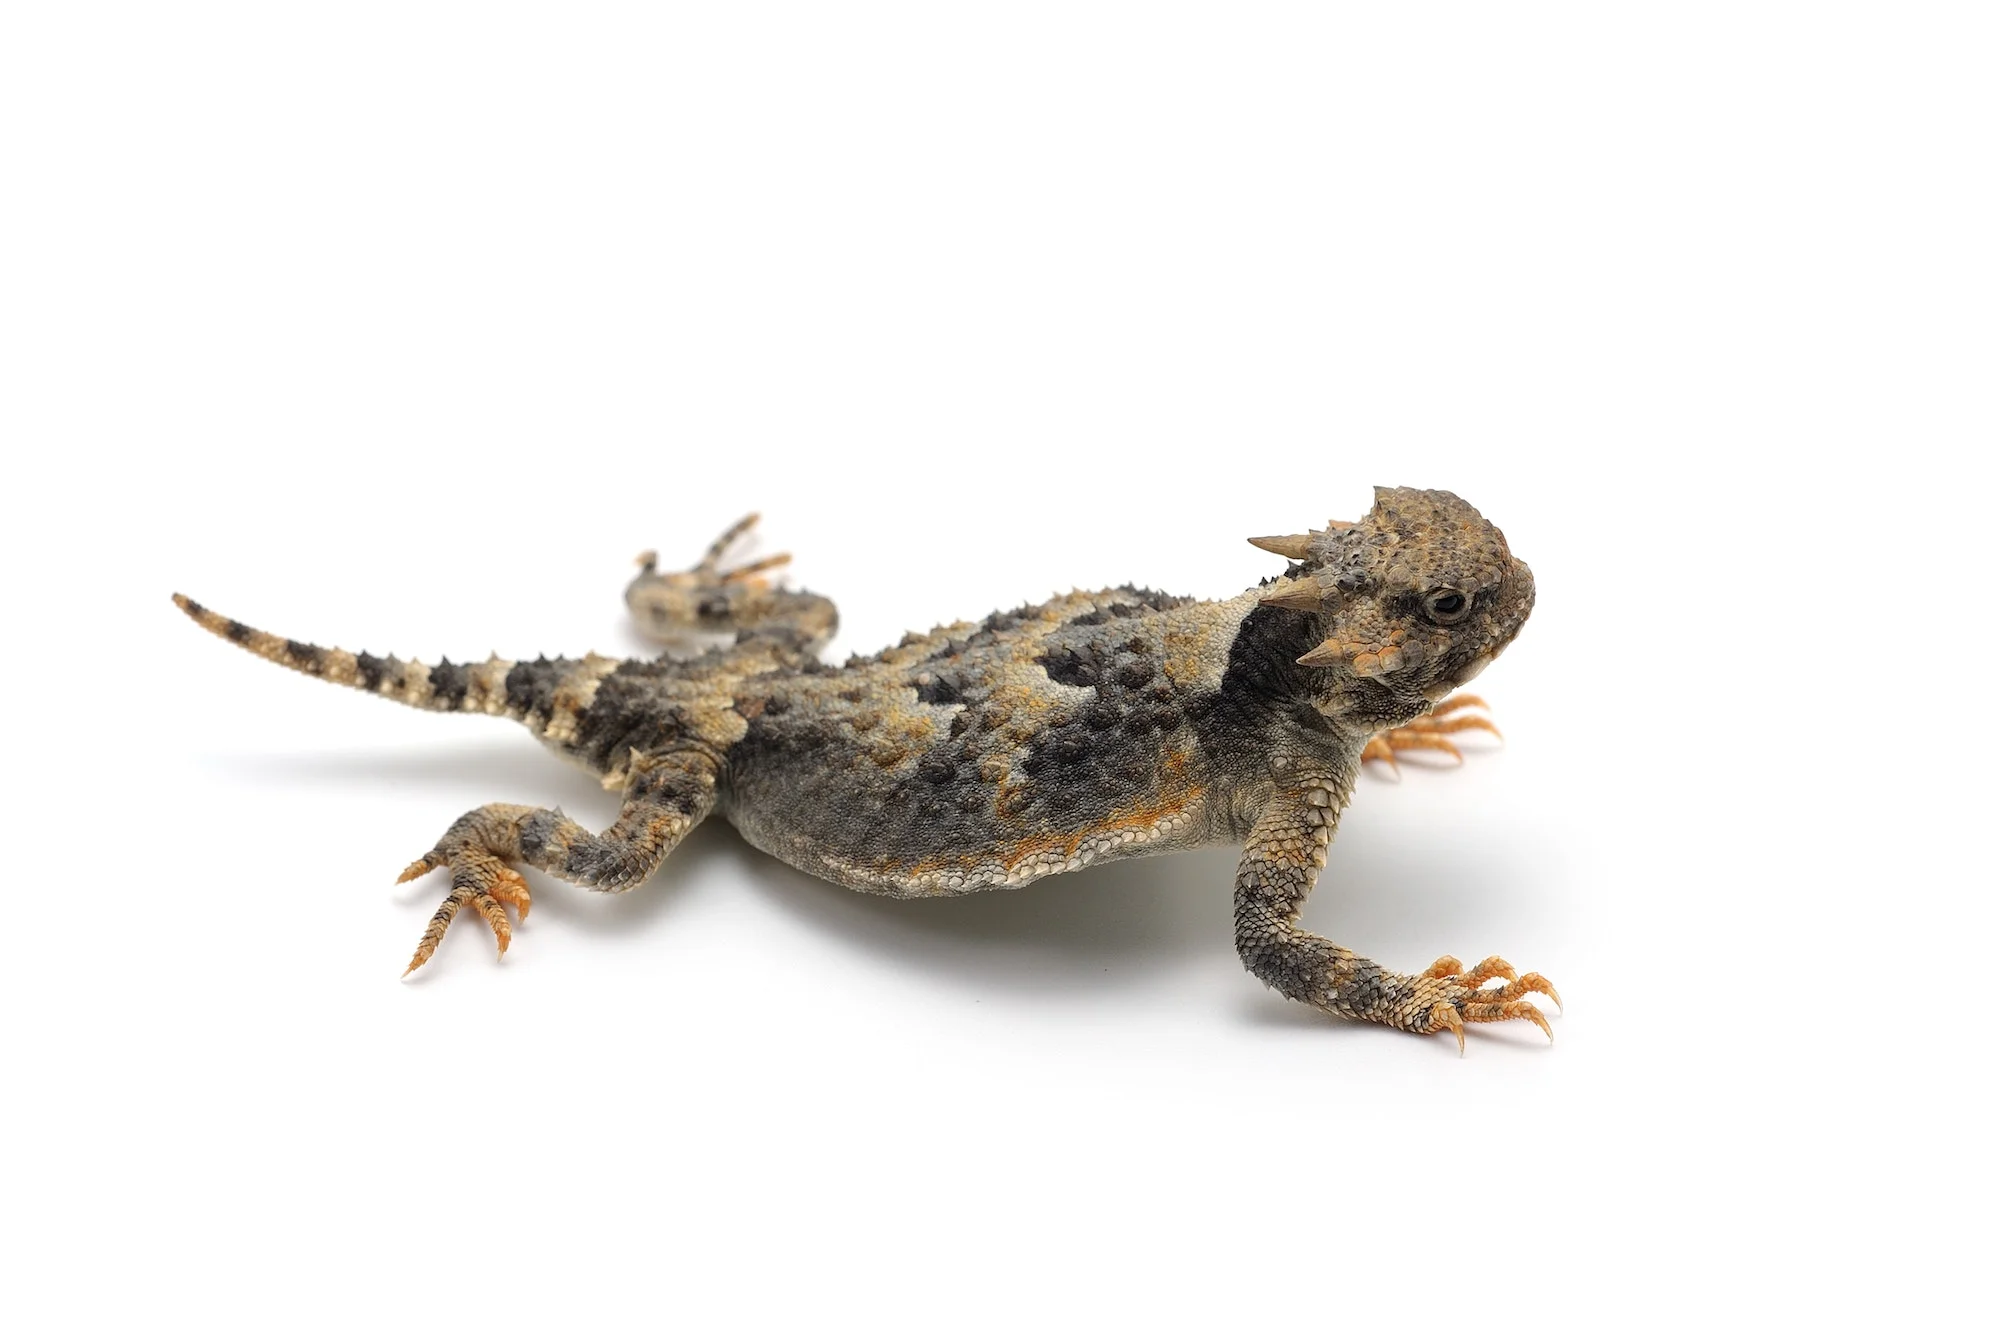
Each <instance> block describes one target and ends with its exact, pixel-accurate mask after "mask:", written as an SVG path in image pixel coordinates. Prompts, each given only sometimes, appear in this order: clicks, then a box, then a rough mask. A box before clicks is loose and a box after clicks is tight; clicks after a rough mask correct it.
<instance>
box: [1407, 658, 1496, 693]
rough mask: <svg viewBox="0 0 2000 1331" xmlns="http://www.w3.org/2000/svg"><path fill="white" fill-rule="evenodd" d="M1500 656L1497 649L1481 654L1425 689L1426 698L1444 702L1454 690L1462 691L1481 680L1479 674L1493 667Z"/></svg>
mask: <svg viewBox="0 0 2000 1331" xmlns="http://www.w3.org/2000/svg"><path fill="white" fill-rule="evenodd" d="M1498 655H1500V652H1499V650H1497V649H1496V650H1494V651H1490V652H1481V653H1480V654H1479V655H1477V656H1475V657H1473V658H1472V659H1471V660H1470V661H1467V662H1466V663H1465V664H1464V665H1463V666H1460V667H1459V668H1458V669H1457V670H1455V671H1453V672H1452V673H1451V674H1449V675H1446V676H1445V677H1444V678H1442V679H1439V680H1437V681H1436V682H1435V683H1433V684H1432V685H1431V686H1430V687H1429V688H1427V689H1425V690H1424V696H1425V697H1426V698H1429V699H1430V700H1431V701H1432V702H1442V701H1444V697H1445V695H1446V694H1448V693H1450V692H1451V691H1452V690H1453V689H1462V688H1464V687H1465V686H1466V685H1467V684H1470V683H1471V682H1472V681H1473V680H1475V679H1477V678H1479V672H1480V671H1482V670H1484V669H1486V667H1487V666H1490V665H1492V664H1493V658H1494V657H1496V656H1498Z"/></svg>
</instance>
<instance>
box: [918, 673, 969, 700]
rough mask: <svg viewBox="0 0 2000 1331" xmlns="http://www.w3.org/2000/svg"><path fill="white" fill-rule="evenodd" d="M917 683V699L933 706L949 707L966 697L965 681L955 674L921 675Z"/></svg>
mask: <svg viewBox="0 0 2000 1331" xmlns="http://www.w3.org/2000/svg"><path fill="white" fill-rule="evenodd" d="M916 685H917V701H918V702H921V703H929V704H930V705H931V706H933V707H949V706H950V705H951V704H953V703H955V702H962V701H963V700H964V698H965V689H964V686H963V683H962V682H961V681H960V680H959V679H958V677H957V676H955V675H951V674H947V673H942V672H939V673H927V674H923V675H919V676H917V681H916Z"/></svg>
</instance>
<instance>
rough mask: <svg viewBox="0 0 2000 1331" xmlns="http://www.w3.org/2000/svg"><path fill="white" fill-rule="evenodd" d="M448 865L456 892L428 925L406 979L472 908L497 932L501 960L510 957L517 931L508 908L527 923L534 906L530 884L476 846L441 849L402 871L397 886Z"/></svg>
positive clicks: (446, 897)
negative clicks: (467, 908) (462, 912)
mask: <svg viewBox="0 0 2000 1331" xmlns="http://www.w3.org/2000/svg"><path fill="white" fill-rule="evenodd" d="M446 865H449V866H451V891H450V892H449V893H447V894H446V895H445V899H444V902H443V904H441V905H440V906H439V907H438V908H437V914H435V915H433V916H431V922H430V923H429V924H427V925H425V926H424V936H423V938H422V939H421V940H420V941H419V942H418V943H417V951H416V955H415V956H413V957H411V958H410V964H409V966H408V967H407V968H406V969H405V970H404V971H403V974H405V975H408V974H409V973H410V972H411V971H413V970H415V969H416V968H417V967H419V966H421V965H423V964H424V963H425V962H426V961H429V960H430V959H431V954H432V953H433V952H436V951H437V948H438V944H439V943H441V942H443V941H444V931H445V930H446V929H448V928H450V927H451V922H452V920H453V919H454V918H455V917H456V916H457V915H458V912H459V911H460V910H461V909H463V908H464V907H465V906H467V905H470V906H471V907H472V908H473V909H474V910H476V911H478V912H479V916H480V918H481V919H483V920H485V921H486V924H487V927H488V928H490V929H492V930H493V937H494V938H495V939H496V940H497V941H498V942H499V944H500V954H501V955H502V956H505V955H506V952H507V944H509V943H510V942H512V941H513V940H514V930H513V927H512V926H511V925H510V924H508V922H507V912H506V910H504V909H503V907H504V906H512V907H513V908H514V913H515V914H517V915H518V916H520V917H521V918H522V919H524V920H525V919H527V918H528V907H529V906H530V905H531V904H532V903H531V901H530V899H529V896H528V880H527V879H525V878H523V877H521V875H520V874H518V873H516V872H515V871H514V870H513V869H512V868H510V867H508V865H507V863H506V861H504V860H502V859H500V858H499V857H498V856H497V855H494V854H492V853H491V852H489V851H486V850H482V849H480V848H479V847H477V846H469V845H455V846H451V847H444V846H440V847H439V848H438V849H435V850H433V851H431V852H430V854H428V855H426V856H424V857H423V858H422V859H420V860H418V861H417V862H416V863H414V864H412V865H411V866H410V867H409V868H407V869H405V870H403V874H402V877H400V878H398V879H397V880H396V881H397V882H399V883H407V882H411V881H412V880H414V879H418V878H422V877H423V876H424V875H425V874H427V873H429V872H431V871H432V870H433V869H442V868H444V867H445V866H446Z"/></svg>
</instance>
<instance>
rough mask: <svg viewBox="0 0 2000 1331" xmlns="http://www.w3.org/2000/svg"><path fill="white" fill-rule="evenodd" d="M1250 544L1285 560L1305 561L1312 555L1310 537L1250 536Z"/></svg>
mask: <svg viewBox="0 0 2000 1331" xmlns="http://www.w3.org/2000/svg"><path fill="white" fill-rule="evenodd" d="M1250 544H1252V545H1254V546H1256V547H1257V548H1258V549H1259V550H1269V551H1270V552H1271V553H1272V554H1274V555H1283V556H1284V557H1285V558H1287V559H1306V558H1309V557H1311V555H1312V536H1311V535H1310V534H1307V535H1304V536H1252V537H1251V538H1250Z"/></svg>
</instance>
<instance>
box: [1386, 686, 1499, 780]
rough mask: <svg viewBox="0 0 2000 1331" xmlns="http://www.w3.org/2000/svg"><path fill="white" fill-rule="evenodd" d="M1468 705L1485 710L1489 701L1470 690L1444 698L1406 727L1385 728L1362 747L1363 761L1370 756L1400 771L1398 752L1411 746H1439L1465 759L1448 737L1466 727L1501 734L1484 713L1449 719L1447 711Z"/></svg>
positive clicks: (1440, 748) (1457, 757) (1462, 760)
mask: <svg viewBox="0 0 2000 1331" xmlns="http://www.w3.org/2000/svg"><path fill="white" fill-rule="evenodd" d="M1467 707H1477V708H1479V709H1480V710H1481V711H1484V710H1486V700H1485V699H1484V698H1479V697H1475V696H1474V695H1472V694H1470V693H1461V694H1458V695H1457V696H1456V697H1451V698H1447V699H1445V700H1444V701H1443V702H1441V703H1439V704H1438V705H1437V706H1436V707H1434V708H1432V709H1431V714H1430V715H1429V716H1420V717H1418V718H1417V719H1416V720H1414V721H1412V722H1410V724H1408V725H1406V726H1397V727H1396V728H1395V729H1394V730H1385V731H1383V732H1382V733H1381V734H1379V735H1376V736H1375V737H1374V738H1372V739H1370V740H1369V741H1368V745H1367V747H1366V748H1364V749H1362V750H1361V761H1362V762H1364V763H1365V762H1368V761H1369V760H1370V759H1373V760H1375V761H1376V762H1384V763H1387V764H1389V770H1390V771H1392V772H1396V773H1397V774H1398V775H1400V774H1401V771H1402V769H1401V768H1400V767H1398V766H1397V763H1396V755H1397V753H1399V752H1402V751H1404V750H1408V749H1438V750H1441V751H1443V752H1445V753H1448V754H1450V755H1451V756H1452V758H1453V760H1454V761H1456V762H1461V763H1462V762H1464V761H1465V755H1464V754H1462V753H1460V752H1459V751H1458V745H1456V744H1454V743H1452V742H1451V740H1450V739H1449V738H1447V736H1450V735H1454V734H1457V733H1459V732H1460V731H1465V730H1484V731H1485V732H1487V733H1488V734H1490V735H1498V734H1499V733H1500V728H1499V727H1498V726H1496V725H1494V724H1493V723H1492V722H1491V721H1490V720H1488V719H1487V718H1485V717H1483V716H1453V717H1450V718H1449V719H1446V715H1445V714H1446V713H1448V712H1456V711H1460V710H1462V709H1464V708H1467Z"/></svg>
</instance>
